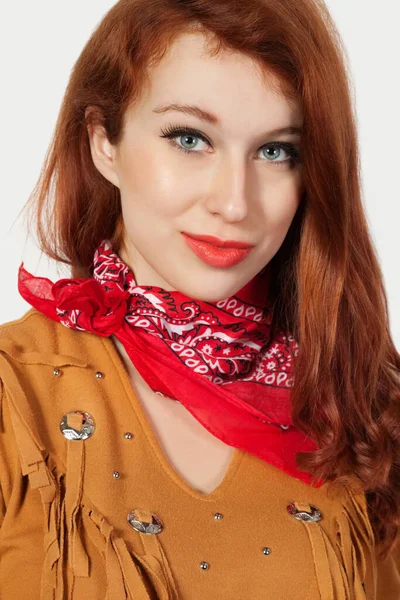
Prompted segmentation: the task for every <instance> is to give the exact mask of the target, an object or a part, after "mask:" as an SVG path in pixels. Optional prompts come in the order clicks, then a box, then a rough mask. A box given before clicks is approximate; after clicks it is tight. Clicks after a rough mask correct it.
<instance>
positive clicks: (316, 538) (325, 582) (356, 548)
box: [294, 488, 377, 600]
mask: <svg viewBox="0 0 400 600" xmlns="http://www.w3.org/2000/svg"><path fill="white" fill-rule="evenodd" d="M294 504H295V506H296V508H297V509H298V510H301V511H308V512H311V507H310V505H309V504H307V503H304V502H295V503H294ZM301 522H302V523H303V526H304V527H305V528H306V531H307V534H308V536H309V539H310V543H311V547H312V552H313V558H314V567H315V574H316V578H317V582H318V590H319V593H320V598H321V600H377V598H376V586H377V570H376V562H375V541H374V535H373V530H372V527H371V524H370V521H369V518H368V512H367V506H366V500H365V496H364V494H358V495H353V494H352V493H351V491H350V490H349V489H348V488H347V502H345V503H344V506H343V509H342V511H341V514H340V515H339V516H338V517H337V518H336V519H335V533H336V539H335V540H334V541H332V540H331V539H330V537H329V535H328V534H327V532H326V531H325V529H324V521H323V518H322V520H321V521H316V522H305V521H301Z"/></svg>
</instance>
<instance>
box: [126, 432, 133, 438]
mask: <svg viewBox="0 0 400 600" xmlns="http://www.w3.org/2000/svg"><path fill="white" fill-rule="evenodd" d="M132 438H133V435H132V434H131V433H130V432H129V431H127V432H126V434H125V439H126V440H131V439H132Z"/></svg>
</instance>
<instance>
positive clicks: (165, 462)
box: [100, 337, 246, 502]
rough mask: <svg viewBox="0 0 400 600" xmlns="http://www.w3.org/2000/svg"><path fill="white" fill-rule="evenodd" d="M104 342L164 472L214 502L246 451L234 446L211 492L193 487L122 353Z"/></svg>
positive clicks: (187, 489) (110, 341)
mask: <svg viewBox="0 0 400 600" xmlns="http://www.w3.org/2000/svg"><path fill="white" fill-rule="evenodd" d="M100 339H101V340H102V342H103V343H104V344H105V346H106V348H107V350H108V352H109V354H110V356H111V358H112V360H113V362H114V364H115V366H116V368H117V371H118V373H119V376H120V379H121V381H122V383H123V386H124V388H125V392H126V395H127V397H128V399H129V401H130V404H131V406H132V409H133V410H134V412H135V414H136V416H137V418H138V419H139V421H140V424H141V426H142V429H143V431H144V433H145V435H146V437H147V439H148V440H149V442H150V446H151V448H152V450H153V452H154V454H155V456H156V458H157V459H158V460H159V462H160V464H161V466H162V468H163V470H164V472H165V473H166V474H167V476H168V477H169V478H170V479H172V480H173V481H174V482H175V483H176V484H177V485H178V486H179V487H180V488H181V489H182V490H183V491H184V492H185V493H187V494H189V495H190V496H192V497H194V498H196V499H197V500H203V501H205V502H212V501H214V500H216V499H219V498H221V496H222V495H223V494H224V493H225V492H226V491H227V490H228V488H229V486H230V484H231V482H232V481H233V479H234V476H235V474H236V472H237V470H238V468H239V466H240V464H241V463H242V461H243V459H244V456H245V454H246V452H245V451H244V450H241V449H239V448H234V451H233V454H232V458H231V461H230V463H229V466H228V468H227V470H226V472H225V475H224V477H223V479H222V481H221V482H220V483H219V484H218V485H217V487H216V488H215V489H214V490H212V491H211V492H210V493H208V494H207V493H204V492H201V491H199V490H197V489H196V488H193V487H192V486H191V485H190V484H189V483H188V482H187V481H186V480H185V479H184V478H183V477H181V475H179V473H178V472H177V471H176V470H175V468H174V467H173V465H172V463H171V462H170V460H169V459H168V457H167V456H166V455H165V453H164V450H163V448H162V446H161V444H160V442H159V440H158V438H157V435H156V433H155V431H154V430H153V427H152V425H151V422H150V420H149V418H148V417H147V415H146V413H145V410H144V408H143V406H142V405H141V402H140V400H139V398H138V397H137V395H136V393H135V389H134V387H133V385H132V382H131V379H130V377H129V373H128V371H127V369H126V367H125V364H124V359H123V357H122V356H121V355H120V352H119V350H118V348H117V346H116V344H115V342H114V341H113V339H112V338H111V337H109V338H100Z"/></svg>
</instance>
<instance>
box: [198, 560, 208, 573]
mask: <svg viewBox="0 0 400 600" xmlns="http://www.w3.org/2000/svg"><path fill="white" fill-rule="evenodd" d="M209 566H210V565H209V563H208V562H205V561H204V560H203V561H202V562H201V563H200V567H201V568H202V569H203V571H205V570H206V569H208V567H209Z"/></svg>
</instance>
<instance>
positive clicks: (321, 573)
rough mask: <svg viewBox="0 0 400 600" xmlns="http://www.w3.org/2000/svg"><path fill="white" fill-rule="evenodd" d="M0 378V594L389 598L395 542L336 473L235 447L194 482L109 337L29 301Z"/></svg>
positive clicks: (187, 599) (398, 560) (393, 597)
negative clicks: (314, 479)
mask: <svg viewBox="0 0 400 600" xmlns="http://www.w3.org/2000/svg"><path fill="white" fill-rule="evenodd" d="M0 383H1V387H0V391H1V420H0V491H1V493H0V522H1V527H0V598H1V600H16V599H20V598H23V597H25V596H26V595H27V594H29V597H30V598H33V599H37V600H62V599H64V598H65V599H68V600H78V599H79V600H82V599H83V598H84V599H85V600H99V599H100V600H101V599H104V600H106V599H107V600H110V599H112V600H123V599H132V600H154V599H159V600H178V599H179V600H200V599H201V600H204V599H214V598H218V600H228V599H229V600H232V599H233V598H234V599H235V600H266V599H268V598H271V600H280V599H282V600H287V599H288V598H299V599H300V598H301V599H302V600H321V599H323V600H349V599H354V600H365V599H367V600H399V599H400V549H399V546H397V547H396V548H395V550H394V551H393V552H392V553H391V554H390V555H389V557H388V558H387V559H386V560H385V561H384V562H380V561H378V559H377V555H376V550H375V546H374V539H373V531H372V528H371V524H370V521H369V519H368V514H367V508H366V502H365V496H364V494H355V493H354V492H353V491H352V490H351V487H350V485H349V486H345V487H343V488H342V489H341V490H340V491H338V490H336V491H333V488H332V485H331V484H329V483H325V484H324V485H322V486H321V487H319V488H313V487H311V486H309V485H308V484H306V483H304V482H301V481H300V480H298V479H295V478H293V477H291V476H289V475H287V474H286V473H284V472H283V471H281V470H279V469H277V468H276V467H274V466H272V465H270V464H268V463H266V462H264V461H262V460H261V459H259V458H257V457H255V456H253V455H251V454H248V453H245V452H243V451H242V450H238V449H236V450H235V452H234V454H233V459H232V462H231V464H230V467H229V469H228V471H227V473H226V475H225V477H224V479H223V480H222V482H221V484H220V485H219V486H218V487H217V488H216V489H215V490H214V491H213V492H211V493H210V494H203V493H201V492H200V491H198V490H195V489H194V488H192V487H191V486H190V485H189V484H188V483H187V482H186V481H185V480H184V479H183V478H182V477H180V476H179V475H178V473H177V472H176V471H175V470H174V468H173V467H172V465H171V464H170V462H169V461H168V460H167V458H166V456H165V455H164V453H163V451H162V448H161V446H160V444H159V442H158V440H157V437H156V435H155V433H154V431H153V430H152V428H151V425H150V422H149V421H148V419H147V417H146V415H145V412H144V410H143V407H142V406H141V404H140V402H139V401H138V398H137V397H136V395H135V392H134V389H133V386H132V385H131V382H130V379H129V376H128V373H127V371H126V369H125V366H124V364H123V361H122V359H121V357H120V355H119V353H118V350H117V348H116V347H115V345H114V342H113V341H112V340H111V338H102V337H99V336H96V335H94V334H92V333H88V332H81V331H75V330H71V329H69V328H67V327H65V326H63V325H61V324H60V323H57V322H55V321H52V320H51V319H49V318H48V317H46V316H45V315H43V314H42V313H40V312H38V311H37V310H35V309H30V310H29V311H28V312H27V313H25V314H24V315H23V316H22V317H21V318H20V319H18V320H15V321H11V322H8V323H4V324H3V325H1V326H0ZM82 413H86V415H87V417H86V422H85V423H84V427H83V429H82V425H83V424H82ZM91 419H92V420H91ZM77 432H78V433H79V432H80V433H79V435H78V434H77ZM74 438H75V439H74ZM288 508H291V512H290V510H288ZM128 517H129V519H130V520H128ZM147 531H148V532H147Z"/></svg>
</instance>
